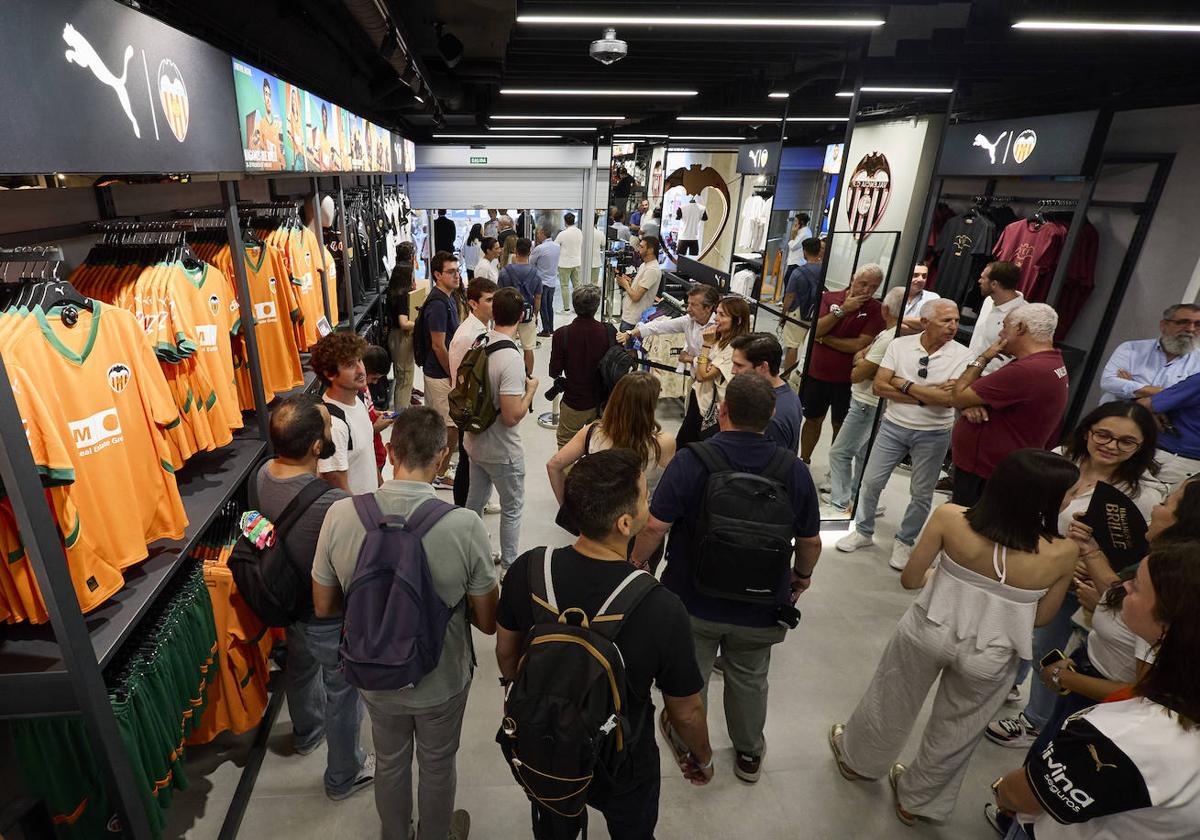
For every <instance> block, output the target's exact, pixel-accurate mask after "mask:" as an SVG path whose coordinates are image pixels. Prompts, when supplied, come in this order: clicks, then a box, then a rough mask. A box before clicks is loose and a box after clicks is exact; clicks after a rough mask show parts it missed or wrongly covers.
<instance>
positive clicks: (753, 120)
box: [676, 117, 850, 124]
mask: <svg viewBox="0 0 1200 840" xmlns="http://www.w3.org/2000/svg"><path fill="white" fill-rule="evenodd" d="M676 119H677V120H679V121H680V122H734V123H750V124H758V123H778V122H783V117H676ZM849 119H850V118H849V117H788V118H787V121H788V122H847V121H848V120H849Z"/></svg>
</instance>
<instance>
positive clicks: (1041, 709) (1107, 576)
mask: <svg viewBox="0 0 1200 840" xmlns="http://www.w3.org/2000/svg"><path fill="white" fill-rule="evenodd" d="M1157 446H1158V426H1157V425H1156V424H1155V422H1154V417H1153V415H1151V413H1150V412H1149V411H1147V410H1146V409H1144V408H1142V407H1141V406H1140V405H1138V404H1137V403H1134V402H1110V403H1105V404H1104V405H1101V406H1098V407H1097V408H1095V409H1093V410H1092V411H1091V412H1090V413H1089V414H1088V415H1087V416H1086V417H1084V418H1083V419H1082V420H1081V421H1080V422H1079V425H1078V426H1076V427H1075V430H1074V431H1073V432H1071V435H1070V436H1069V437H1068V438H1067V441H1066V444H1065V445H1064V446H1063V449H1062V452H1063V454H1064V455H1065V456H1066V457H1068V458H1070V459H1071V461H1072V462H1073V463H1074V464H1075V465H1076V466H1077V467H1079V480H1078V481H1077V482H1075V486H1074V487H1072V488H1071V490H1070V491H1069V492H1068V493H1067V506H1066V507H1065V508H1063V511H1062V513H1061V514H1060V515H1059V519H1058V526H1059V530H1060V531H1061V532H1062V533H1064V534H1065V533H1067V532H1068V531H1069V530H1070V527H1071V525H1072V523H1073V522H1075V519H1076V517H1078V516H1082V515H1083V514H1084V513H1086V512H1087V509H1088V506H1089V505H1090V504H1091V503H1092V493H1093V491H1094V490H1095V489H1096V482H1098V481H1103V482H1105V483H1107V484H1111V485H1112V486H1113V487H1115V488H1116V489H1117V490H1120V491H1121V492H1122V493H1124V494H1125V495H1126V496H1128V497H1129V498H1130V499H1131V500H1132V501H1133V503H1134V504H1135V505H1136V506H1137V508H1138V510H1139V511H1141V513H1142V516H1143V517H1145V518H1146V520H1147V521H1149V519H1150V512H1151V510H1153V508H1154V506H1155V505H1156V504H1158V503H1159V502H1160V501H1162V498H1163V496H1164V495H1166V489H1167V488H1166V486H1165V485H1163V484H1162V483H1161V482H1159V481H1157V480H1156V479H1155V478H1154V473H1156V472H1158V465H1157V464H1155V462H1154V453H1155V450H1156V448H1157ZM1095 559H1096V560H1099V561H1100V563H1099V565H1102V566H1104V567H1105V568H1104V569H1102V570H1100V569H1098V570H1096V571H1095V574H1097V575H1100V577H1101V578H1102V580H1101V586H1100V589H1099V591H1101V592H1103V591H1104V590H1106V589H1108V587H1109V586H1110V585H1112V584H1113V583H1114V582H1116V579H1117V578H1116V572H1115V571H1113V570H1112V569H1111V568H1108V564H1107V561H1103V558H1095ZM1089 568H1090V567H1089ZM1091 576H1092V575H1091V573H1090V572H1089V573H1088V574H1082V575H1080V577H1081V578H1083V579H1084V580H1088V579H1089V578H1090V577H1091ZM1078 609H1079V601H1078V599H1077V598H1076V597H1075V594H1074V592H1069V593H1067V597H1066V598H1064V599H1063V605H1062V608H1061V609H1059V611H1058V614H1057V615H1056V616H1055V617H1054V620H1053V621H1051V622H1050V623H1049V624H1047V625H1045V626H1044V627H1040V628H1038V630H1037V632H1035V633H1034V634H1033V659H1032V662H1033V664H1034V665H1038V663H1040V662H1041V661H1042V658H1043V657H1045V656H1046V654H1048V653H1050V652H1051V651H1052V650H1064V649H1066V647H1067V642H1068V641H1070V638H1071V634H1072V633H1073V632H1074V625H1073V624H1072V622H1071V616H1073V615H1074V614H1075V612H1076V611H1077V610H1078ZM1130 665H1131V666H1132V663H1130ZM1024 679H1025V669H1024V668H1022V670H1021V672H1019V673H1018V674H1017V677H1016V683H1017V684H1018V685H1019V684H1020V683H1021V682H1023V681H1024ZM1058 696H1059V695H1058V692H1057V691H1052V690H1050V689H1048V688H1046V687H1045V685H1043V684H1042V682H1041V681H1040V680H1034V682H1033V685H1032V688H1031V689H1030V691H1029V702H1028V703H1027V704H1026V706H1025V710H1024V711H1023V712H1022V713H1021V714H1019V715H1017V716H1016V717H1012V718H1005V719H1002V720H998V721H995V722H993V723H992V724H990V725H989V726H988V729H987V737H988V740H990V741H992V742H993V743H996V744H999V745H1001V746H1004V747H1013V748H1019V749H1028V748H1029V747H1030V745H1031V744H1032V743H1033V742H1034V741H1035V740H1036V739H1037V736H1038V734H1039V733H1040V731H1041V729H1042V728H1043V727H1044V726H1046V724H1048V723H1049V722H1050V717H1051V715H1052V714H1053V713H1054V704H1055V701H1056V699H1057V698H1058Z"/></svg>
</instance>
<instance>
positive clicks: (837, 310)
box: [829, 303, 846, 318]
mask: <svg viewBox="0 0 1200 840" xmlns="http://www.w3.org/2000/svg"><path fill="white" fill-rule="evenodd" d="M829 311H830V312H832V313H833V317H835V318H841V317H842V316H843V315H845V314H846V310H845V309H843V308H842V307H840V306H838V305H837V304H836V303H835V304H834V305H833V306H831V307H829Z"/></svg>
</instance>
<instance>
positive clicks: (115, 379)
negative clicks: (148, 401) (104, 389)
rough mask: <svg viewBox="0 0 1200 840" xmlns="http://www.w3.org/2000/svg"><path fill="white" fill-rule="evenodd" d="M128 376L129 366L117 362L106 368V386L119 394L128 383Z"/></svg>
mask: <svg viewBox="0 0 1200 840" xmlns="http://www.w3.org/2000/svg"><path fill="white" fill-rule="evenodd" d="M130 376H132V374H131V373H130V371H129V366H128V365H124V364H121V363H120V362H118V363H117V364H115V365H113V366H112V367H110V368H109V369H108V387H109V388H111V389H112V390H113V393H116V394H119V393H121V392H122V391H124V390H125V387H126V386H127V385H128V384H129V378H130Z"/></svg>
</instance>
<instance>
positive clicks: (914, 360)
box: [879, 333, 972, 431]
mask: <svg viewBox="0 0 1200 840" xmlns="http://www.w3.org/2000/svg"><path fill="white" fill-rule="evenodd" d="M922 336H923V333H918V334H917V335H906V336H903V337H901V338H897V339H896V340H895V341H893V342H892V343H891V345H889V346H888V349H887V352H885V353H884V354H883V361H882V362H880V363H879V366H880V367H881V368H887V369H889V370H893V371H895V372H896V375H897V376H899V377H900V378H902V379H910V380H912V381H913V382H915V383H917V384H918V385H924V386H926V387H928V386H931V385H940V384H941V383H943V382H946V381H949V380H951V379H957V378H958V376H959V375H961V374H962V372H963V371H964V370H965V369H966V367H967V362H969V361H971V358H972V357H971V351H970V350H968V349H967V348H966V347H964V346H963V345H961V344H959V343H958V342H957V341H947V342H946V343H945V344H943V345H942V346H941V347H939V348H938V349H937V350H936V351H935V352H933V353H930V352H928V351H927V350H926V349H925V348H924V346H922V344H921V338H922ZM927 356H928V357H929V364H928V365H921V364H920V360H921V359H923V358H925V357H927ZM922 371H924V372H925V374H926V375H925V376H921V372H922ZM883 416H884V417H885V418H886V419H887V420H889V421H890V422H892V423H895V424H896V425H897V426H903V427H904V428H906V429H915V430H917V431H935V430H940V429H949V428H950V427H951V426H953V425H954V409H953V408H941V407H938V406H932V405H925V406H922V405H907V404H905V403H899V402H895V401H892V402H889V403H888V406H887V411H886V412H885V413H884V415H883Z"/></svg>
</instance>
